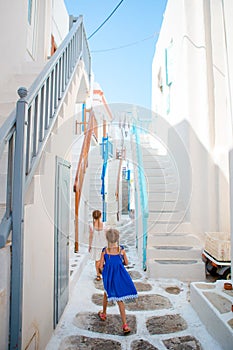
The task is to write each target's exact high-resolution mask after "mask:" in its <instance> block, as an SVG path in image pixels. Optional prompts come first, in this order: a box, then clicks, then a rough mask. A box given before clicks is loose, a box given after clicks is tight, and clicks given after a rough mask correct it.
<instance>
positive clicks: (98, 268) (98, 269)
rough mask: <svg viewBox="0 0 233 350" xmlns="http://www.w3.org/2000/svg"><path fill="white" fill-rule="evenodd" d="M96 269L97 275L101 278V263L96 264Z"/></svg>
mask: <svg viewBox="0 0 233 350" xmlns="http://www.w3.org/2000/svg"><path fill="white" fill-rule="evenodd" d="M95 269H96V275H97V276H100V275H101V273H100V261H99V260H98V261H96V262H95Z"/></svg>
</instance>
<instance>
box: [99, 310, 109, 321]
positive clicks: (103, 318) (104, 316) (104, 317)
mask: <svg viewBox="0 0 233 350" xmlns="http://www.w3.org/2000/svg"><path fill="white" fill-rule="evenodd" d="M98 316H99V318H100V319H101V320H102V321H105V320H106V318H107V315H106V314H104V313H103V312H102V311H99V312H98Z"/></svg>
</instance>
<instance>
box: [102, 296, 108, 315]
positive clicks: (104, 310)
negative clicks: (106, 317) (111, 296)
mask: <svg viewBox="0 0 233 350" xmlns="http://www.w3.org/2000/svg"><path fill="white" fill-rule="evenodd" d="M107 306H108V298H107V294H106V293H105V292H104V296H103V314H106V313H107Z"/></svg>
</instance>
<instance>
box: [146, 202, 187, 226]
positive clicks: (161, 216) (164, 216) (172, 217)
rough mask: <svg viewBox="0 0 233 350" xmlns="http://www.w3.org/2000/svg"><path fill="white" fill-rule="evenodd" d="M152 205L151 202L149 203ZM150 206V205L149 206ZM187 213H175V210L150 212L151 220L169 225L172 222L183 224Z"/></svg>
mask: <svg viewBox="0 0 233 350" xmlns="http://www.w3.org/2000/svg"><path fill="white" fill-rule="evenodd" d="M149 203H150V201H149ZM149 205H150V204H149ZM184 216H185V213H184V212H183V211H179V210H177V211H175V210H170V211H169V210H167V211H165V210H155V211H151V210H150V211H149V220H150V221H155V222H166V223H169V222H171V221H176V222H177V223H178V222H181V221H183V219H184Z"/></svg>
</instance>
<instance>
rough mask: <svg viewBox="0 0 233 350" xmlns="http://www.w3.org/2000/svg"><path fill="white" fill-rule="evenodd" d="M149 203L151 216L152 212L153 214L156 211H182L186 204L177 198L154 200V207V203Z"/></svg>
mask: <svg viewBox="0 0 233 350" xmlns="http://www.w3.org/2000/svg"><path fill="white" fill-rule="evenodd" d="M150 204H151V205H149V216H150V214H152V215H153V213H154V212H155V211H158V210H160V211H178V210H179V211H181V210H183V209H184V205H183V203H181V202H177V201H176V200H173V201H167V200H163V201H156V202H153V208H152V203H150Z"/></svg>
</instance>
